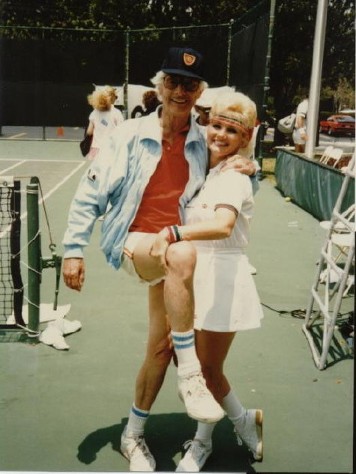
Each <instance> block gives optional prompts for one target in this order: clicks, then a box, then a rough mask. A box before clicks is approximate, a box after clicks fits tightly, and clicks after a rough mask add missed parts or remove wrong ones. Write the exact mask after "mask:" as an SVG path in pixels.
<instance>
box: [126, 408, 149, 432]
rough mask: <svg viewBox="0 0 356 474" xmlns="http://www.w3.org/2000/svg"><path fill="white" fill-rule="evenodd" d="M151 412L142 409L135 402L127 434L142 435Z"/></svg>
mask: <svg viewBox="0 0 356 474" xmlns="http://www.w3.org/2000/svg"><path fill="white" fill-rule="evenodd" d="M149 414H150V412H149V411H147V410H141V409H140V408H137V407H136V406H135V404H134V403H133V405H132V407H131V410H130V414H129V421H128V423H127V434H128V435H141V434H143V431H144V428H145V424H146V421H147V418H148V416H149Z"/></svg>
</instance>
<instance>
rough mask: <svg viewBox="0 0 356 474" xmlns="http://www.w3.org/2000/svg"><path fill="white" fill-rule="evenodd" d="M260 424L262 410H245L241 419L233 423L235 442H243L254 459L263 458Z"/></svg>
mask: <svg viewBox="0 0 356 474" xmlns="http://www.w3.org/2000/svg"><path fill="white" fill-rule="evenodd" d="M262 424H263V411H262V410H246V415H245V417H244V419H243V421H242V422H241V423H240V422H239V423H236V424H235V433H236V437H237V442H238V443H239V445H242V443H244V444H245V445H246V446H247V447H248V449H249V450H250V451H251V452H252V455H253V457H254V458H255V460H256V461H262V459H263V441H262Z"/></svg>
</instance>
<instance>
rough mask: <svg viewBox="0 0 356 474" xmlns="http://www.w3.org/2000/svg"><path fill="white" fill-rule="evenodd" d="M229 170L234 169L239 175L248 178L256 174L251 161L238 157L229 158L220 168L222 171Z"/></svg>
mask: <svg viewBox="0 0 356 474" xmlns="http://www.w3.org/2000/svg"><path fill="white" fill-rule="evenodd" d="M229 169H234V170H236V171H238V172H239V173H242V174H247V175H248V176H253V175H254V174H256V172H257V170H256V167H255V165H254V163H253V161H251V160H250V159H249V158H245V157H244V156H240V155H234V156H230V158H228V159H227V160H226V163H225V164H224V166H223V167H222V168H221V170H222V171H225V170H229Z"/></svg>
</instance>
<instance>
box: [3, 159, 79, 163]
mask: <svg viewBox="0 0 356 474" xmlns="http://www.w3.org/2000/svg"><path fill="white" fill-rule="evenodd" d="M19 160H21V158H0V161H19ZM23 161H31V163H37V162H41V163H42V162H43V163H82V161H83V160H32V159H31V158H27V159H26V160H23ZM84 162H85V161H84Z"/></svg>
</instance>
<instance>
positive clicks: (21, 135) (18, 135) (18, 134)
mask: <svg viewBox="0 0 356 474" xmlns="http://www.w3.org/2000/svg"><path fill="white" fill-rule="evenodd" d="M24 135H27V133H25V132H23V133H17V134H16V135H11V137H8V140H13V139H14V138H20V137H23V136H24Z"/></svg>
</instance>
